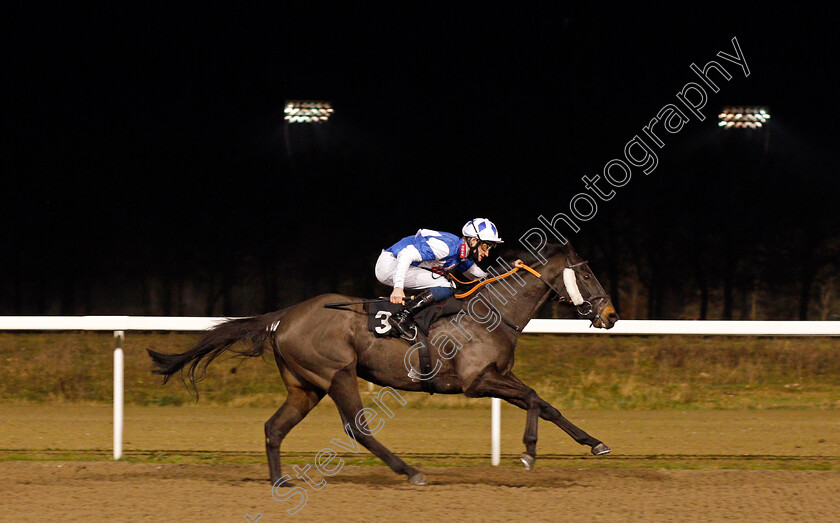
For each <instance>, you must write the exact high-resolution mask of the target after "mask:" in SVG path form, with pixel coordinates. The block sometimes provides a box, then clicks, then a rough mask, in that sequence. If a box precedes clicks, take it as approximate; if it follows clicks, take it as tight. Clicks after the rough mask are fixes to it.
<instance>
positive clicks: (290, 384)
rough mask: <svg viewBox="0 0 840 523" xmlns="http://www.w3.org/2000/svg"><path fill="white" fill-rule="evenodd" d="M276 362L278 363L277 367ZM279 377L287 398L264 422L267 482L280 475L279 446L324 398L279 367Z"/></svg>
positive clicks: (321, 392)
mask: <svg viewBox="0 0 840 523" xmlns="http://www.w3.org/2000/svg"><path fill="white" fill-rule="evenodd" d="M279 364H280V362H278V365H279ZM280 374H281V375H282V377H283V382H284V383H285V384H286V389H287V390H288V395H287V396H286V401H285V402H284V403H283V405H282V406H281V407H280V408H279V409H277V412H275V413H274V415H273V416H271V418H269V420H268V421H266V422H265V453H266V455H267V456H268V472H269V475H270V477H271V483H272V484H275V483H277V481H278V480H279V479H280V477H281V476H282V473H281V472H280V444H281V443H282V442H283V438H285V437H286V435H287V434H288V433H289V431H291V430H292V428H294V426H295V425H297V424H298V423H300V421H301V420H302V419H303V418H304V417H306V415H307V414H308V413H309V411H311V410H312V409H313V408H315V405H317V404H318V402H319V401H321V398H323V397H324V391H322V390H320V389H317V388H315V387H314V386H312V385H309V384H308V383H305V382H303V381H302V380H299V379H297V377H296V376H295V375H294V374H292V373H291V371H289V370H288V369H285V368H284V367H283V366H280Z"/></svg>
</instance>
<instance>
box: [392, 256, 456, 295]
mask: <svg viewBox="0 0 840 523" xmlns="http://www.w3.org/2000/svg"><path fill="white" fill-rule="evenodd" d="M396 270H397V259H396V258H395V257H394V255H393V254H391V253H390V252H388V251H382V254H380V255H379V259H378V260H376V279H377V280H379V281H381V282H382V283H384V284H385V285H387V286H389V287H393V286H394V273H395V272H396ZM431 287H447V288H451V287H452V285H451V284H450V283H449V281H448V280H447V279H446V278H444V277H443V276H441V275H439V274H435V273H433V272H431V271H427V270H426V269H421V268H420V267H409V268H408V271H406V273H405V288H406V289H429V288H431Z"/></svg>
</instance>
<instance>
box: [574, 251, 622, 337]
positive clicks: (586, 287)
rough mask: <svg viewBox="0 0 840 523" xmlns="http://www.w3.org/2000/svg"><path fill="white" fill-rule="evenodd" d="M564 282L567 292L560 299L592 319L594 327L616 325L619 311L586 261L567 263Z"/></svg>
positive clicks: (606, 327)
mask: <svg viewBox="0 0 840 523" xmlns="http://www.w3.org/2000/svg"><path fill="white" fill-rule="evenodd" d="M562 282H563V287H562V289H563V290H564V291H565V292H564V293H563V295H561V296H560V301H565V300H568V303H570V304H571V305H573V306H574V307H575V309H576V310H577V313H578V314H580V315H581V316H583V317H584V318H586V319H587V320H590V321H591V322H592V325H593V326H594V327H597V328H599V329H611V328H612V327H613V325H615V322H617V321H618V313H617V312H616V311H615V307H613V304H612V301H611V300H610V297H609V295H608V294H607V293H606V292H605V291H604V288H603V287H601V284H600V282H598V278H596V277H595V274H594V273H593V272H592V269H590V268H589V264H588V263H587V262H586V261H583V260H581V261H577V262H575V263H570V264H569V265H567V266H566V267H565V268H564V269H563V275H562Z"/></svg>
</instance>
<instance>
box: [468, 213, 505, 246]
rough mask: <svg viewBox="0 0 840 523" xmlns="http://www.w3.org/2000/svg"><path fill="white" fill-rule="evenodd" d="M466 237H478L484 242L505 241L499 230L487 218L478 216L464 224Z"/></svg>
mask: <svg viewBox="0 0 840 523" xmlns="http://www.w3.org/2000/svg"><path fill="white" fill-rule="evenodd" d="M461 234H463V235H464V238H478V239H479V240H481V241H484V242H493V243H504V242H503V241H502V239H501V238H500V237H499V230H498V229H497V228H496V226H495V225H494V224H493V222H491V221H490V220H488V219H487V218H476V219H474V220H470V221H468V222H467V223H466V224H464V228H463V229H461Z"/></svg>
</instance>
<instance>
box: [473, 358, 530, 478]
mask: <svg viewBox="0 0 840 523" xmlns="http://www.w3.org/2000/svg"><path fill="white" fill-rule="evenodd" d="M464 394H465V395H466V396H468V397H471V398H480V397H494V398H501V399H503V400H505V401H507V402H508V403H511V404H512V405H516V406H517V407H519V408H522V409H525V410H526V411H527V414H526V416H525V434H524V435H523V436H522V443H524V444H525V452H524V453H523V454H522V456H521V457H520V458H519V459H520V460H521V461H522V464H523V465H525V468H526V469H527V470H532V469H533V467H534V462H535V461H536V459H537V426H538V423H539V419H540V410H541V402H542V403H545V402H543V401H542V400H541V399H540V397H539V396H537V393H536V392H534V389H532V388H531V387H528V386H527V385H525V384H524V383H522V382H521V381H519V380H518V379H516V378H515V377H513V376H511V375H503V374H500V373H499V372H498V371H497V370H496V367H495V365H494V366H492V367H488V369H485V371H484V372H482V373H481V375H480V376H479V377H478V378H476V379H475V381H473V383H472V385H470V387H469V388H468V389H467V390H465V391H464Z"/></svg>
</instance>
